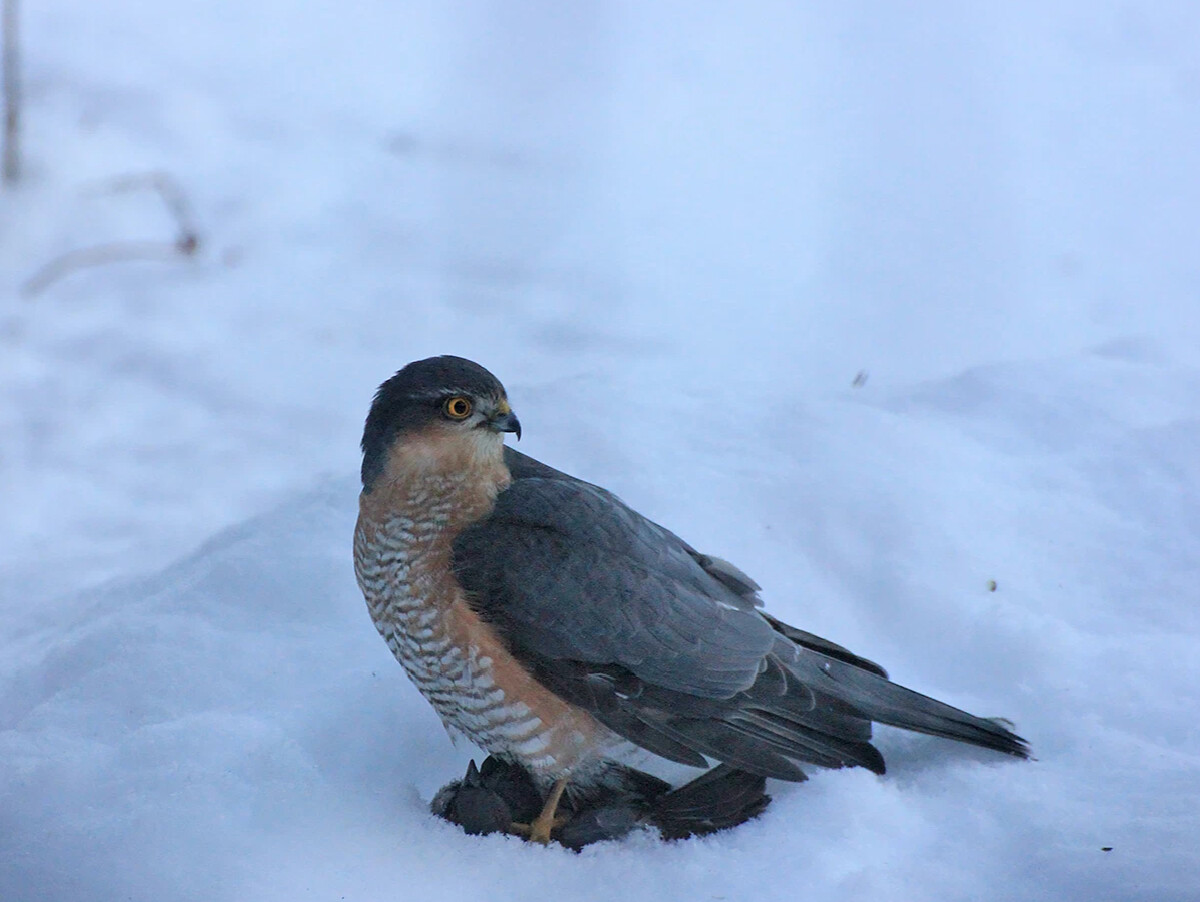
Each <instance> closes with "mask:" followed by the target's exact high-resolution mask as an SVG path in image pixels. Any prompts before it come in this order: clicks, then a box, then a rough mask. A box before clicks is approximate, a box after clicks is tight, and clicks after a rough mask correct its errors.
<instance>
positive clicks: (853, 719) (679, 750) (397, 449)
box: [354, 356, 1029, 843]
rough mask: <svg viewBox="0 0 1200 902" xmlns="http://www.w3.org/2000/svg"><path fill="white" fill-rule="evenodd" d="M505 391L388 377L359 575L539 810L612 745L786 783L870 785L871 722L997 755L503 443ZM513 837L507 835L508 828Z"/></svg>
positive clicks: (429, 693)
mask: <svg viewBox="0 0 1200 902" xmlns="http://www.w3.org/2000/svg"><path fill="white" fill-rule="evenodd" d="M505 433H514V434H515V435H516V436H517V438H520V436H521V424H520V422H519V421H518V419H517V416H516V414H515V413H514V412H513V410H512V408H511V407H510V406H509V402H508V396H507V394H506V392H505V390H504V386H503V385H501V384H500V382H499V380H497V379H496V377H495V376H493V375H492V374H491V373H490V372H488V371H487V370H486V369H484V368H483V367H482V366H480V365H479V364H477V363H473V362H472V361H470V360H466V359H464V358H461V357H451V356H444V357H433V358H429V359H427V360H419V361H416V362H414V363H410V364H409V365H408V366H406V367H404V368H403V369H401V370H400V371H399V372H397V373H396V374H395V375H394V376H392V377H391V378H390V379H388V380H387V381H386V382H384V383H383V384H382V385H381V386H380V387H379V390H378V392H376V394H375V398H374V400H373V402H372V404H371V409H370V412H369V414H368V415H367V420H366V425H365V428H364V430H363V438H362V453H363V459H362V486H363V488H362V494H361V495H360V498H359V516H358V523H357V526H356V528H355V533H354V568H355V574H356V576H357V578H358V584H359V587H360V588H361V589H362V592H363V596H364V597H365V599H366V602H367V607H368V609H369V611H370V614H371V619H372V620H373V621H374V623H375V626H376V628H377V629H378V630H379V633H380V634H381V635H382V636H383V639H384V640H385V641H386V642H387V645H388V647H389V648H390V649H391V651H392V653H393V654H394V655H395V656H396V658H397V660H399V662H400V663H401V665H403V667H404V669H405V671H406V672H407V674H408V676H409V677H410V679H411V680H412V681H413V683H415V684H416V686H417V688H418V689H419V690H420V691H421V693H422V694H423V695H424V696H425V698H426V699H427V700H428V701H429V703H430V704H431V705H433V707H434V709H435V710H436V711H437V713H438V715H439V716H440V717H441V719H442V721H443V723H444V724H445V725H446V727H447V729H448V730H450V731H451V733H452V734H463V735H465V736H466V737H467V738H468V739H470V740H471V741H472V742H473V743H475V744H476V745H478V746H480V747H481V748H483V749H485V750H487V751H488V752H489V753H490V754H491V755H493V756H495V757H496V758H498V759H500V760H502V761H509V762H512V763H514V764H517V765H520V766H521V767H522V768H524V769H525V770H527V771H528V772H529V773H530V774H531V775H532V777H533V780H534V781H535V783H536V784H537V786H538V789H539V791H540V792H541V793H543V794H544V797H545V798H546V801H545V805H544V807H543V808H542V810H541V812H540V813H539V814H538V815H537V817H536V818H534V819H533V821H532V823H530V824H528V825H526V826H525V828H524V830H525V832H527V833H528V835H529V836H530V837H531V838H532V839H535V840H537V841H539V842H543V843H544V842H548V841H549V840H550V836H551V830H552V829H553V828H554V827H555V812H556V809H557V806H558V804H559V801H560V799H561V796H562V793H563V790H564V788H565V787H566V786H567V784H568V782H570V783H571V785H572V788H573V791H574V790H575V789H576V788H578V789H579V790H581V791H587V789H588V788H589V787H597V786H601V785H603V784H604V781H605V780H606V779H607V775H608V774H610V773H612V772H613V770H614V769H615V768H618V767H620V762H621V761H622V760H624V759H625V758H626V757H627V756H628V754H629V752H631V751H636V750H643V751H644V752H650V753H653V754H654V755H657V756H661V757H662V758H666V759H669V760H670V761H674V762H678V763H681V764H686V765H691V766H694V767H709V766H710V765H711V763H712V762H714V761H715V762H718V763H719V764H720V765H722V766H723V767H724V768H725V769H735V770H738V771H744V772H746V773H749V774H754V775H757V776H760V777H774V778H777V779H780V780H791V781H801V780H804V779H805V773H804V771H803V770H802V769H801V765H803V764H813V765H818V766H821V767H832V768H837V767H849V766H859V767H865V768H867V769H869V770H871V771H874V772H875V773H879V774H881V773H883V772H884V761H883V756H882V755H880V753H879V752H878V751H877V750H876V748H875V747H874V746H873V745H871V742H870V740H871V724H872V722H878V723H883V724H890V725H892V726H896V727H902V728H904V729H908V730H915V731H918V732H922V733H929V734H932V735H934V736H943V737H947V738H949V739H955V740H958V741H960V742H966V743H970V744H972V745H977V746H982V747H984V748H989V749H994V750H996V751H998V752H1003V753H1006V754H1008V755H1013V756H1015V757H1018V758H1026V757H1028V755H1029V749H1028V746H1027V744H1026V742H1025V740H1023V739H1022V738H1021V737H1019V736H1017V735H1015V734H1014V733H1013V732H1011V731H1010V730H1009V729H1007V728H1006V727H1005V726H1004V725H1003V724H1001V723H1000V722H998V721H994V720H988V719H985V718H980V717H975V716H974V715H971V714H968V713H966V712H965V711H960V710H958V709H956V708H953V707H951V706H949V705H946V704H943V703H941V702H938V701H935V700H934V699H931V698H928V697H927V696H924V695H921V694H919V693H917V692H913V691H912V690H909V689H905V688H903V687H901V686H898V685H896V684H895V683H892V682H890V681H889V680H888V678H887V673H886V671H885V670H884V669H883V668H882V667H880V666H879V665H878V664H875V663H874V662H872V661H869V660H867V659H866V658H861V657H859V656H858V655H856V654H853V653H852V652H850V651H848V650H847V649H845V648H843V647H842V646H840V645H837V644H835V643H833V642H830V641H828V640H826V639H822V638H820V637H819V636H815V635H813V634H812V633H808V632H805V631H804V630H801V629H797V628H795V627H793V626H789V625H788V624H786V623H784V622H782V621H780V620H778V619H776V618H775V617H772V616H771V615H770V614H768V613H766V612H765V611H764V610H763V609H762V602H761V601H760V599H759V596H758V592H759V586H758V584H757V583H755V582H754V580H752V579H751V578H750V577H748V576H747V575H746V574H745V573H743V572H742V571H741V570H739V569H738V568H737V567H735V566H733V565H732V564H730V563H728V562H727V561H724V560H721V559H720V558H716V557H712V556H710V555H706V554H702V553H701V552H699V551H697V550H696V549H695V548H693V547H692V546H691V545H689V544H688V543H687V542H685V541H684V540H683V539H681V538H679V537H678V536H676V535H675V534H674V533H672V532H670V531H669V530H667V529H665V528H663V527H662V526H659V525H658V524H657V523H654V522H652V521H650V520H648V519H647V518H645V517H643V516H642V515H640V514H639V513H637V512H636V511H634V510H633V509H631V508H630V507H628V506H627V505H626V504H624V503H623V502H622V501H621V500H620V499H619V498H617V496H616V495H613V494H612V493H611V492H608V491H606V490H605V489H602V488H600V487H598V486H595V485H592V484H590V483H587V482H584V481H583V480H580V479H576V478H574V477H572V476H568V475H567V474H565V473H562V472H560V471H558V470H555V469H553V468H552V467H549V466H547V465H545V464H543V463H540V462H539V461H537V460H534V459H533V458H531V457H527V456H526V455H524V454H520V453H519V452H517V451H514V450H513V449H511V448H509V447H506V446H505V444H504V436H505ZM516 829H519V828H516Z"/></svg>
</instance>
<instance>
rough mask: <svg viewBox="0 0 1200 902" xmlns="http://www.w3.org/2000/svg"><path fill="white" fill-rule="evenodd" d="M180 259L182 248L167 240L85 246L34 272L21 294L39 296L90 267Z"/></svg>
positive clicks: (23, 286)
mask: <svg viewBox="0 0 1200 902" xmlns="http://www.w3.org/2000/svg"><path fill="white" fill-rule="evenodd" d="M177 256H179V249H178V248H177V247H176V246H175V245H174V244H168V243H167V242H165V241H113V242H110V243H109V244H97V245H96V246H95V247H82V248H78V249H77V250H73V251H67V252H66V253H65V254H62V255H60V256H58V257H55V258H54V259H53V260H51V261H50V262H49V263H47V264H46V265H45V266H43V267H42V268H41V269H39V270H38V271H37V272H35V273H34V274H33V275H32V276H30V277H29V278H28V279H26V280H25V283H24V284H23V285H22V286H21V294H23V295H25V296H26V297H32V296H34V295H36V294H40V293H41V292H43V291H45V290H46V289H47V288H48V287H49V286H50V285H51V284H52V283H54V282H57V281H58V280H59V279H61V278H62V277H63V276H66V275H69V274H70V273H72V272H74V271H75V270H77V269H86V268H87V267H89V266H103V265H104V264H106V263H126V262H129V261H131V260H171V259H173V258H175V257H177Z"/></svg>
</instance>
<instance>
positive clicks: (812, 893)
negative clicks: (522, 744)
mask: <svg viewBox="0 0 1200 902" xmlns="http://www.w3.org/2000/svg"><path fill="white" fill-rule="evenodd" d="M732 10H733V7H728V8H724V7H720V6H717V5H706V4H699V5H697V4H682V3H666V2H664V3H657V4H626V3H592V4H570V5H563V4H556V3H549V2H544V0H526V2H521V3H516V4H512V3H499V2H496V3H487V2H483V0H474V2H467V3H462V4H441V3H435V2H426V3H418V2H411V3H396V2H379V0H377V2H368V0H363V2H358V3H353V4H345V3H332V2H329V0H314V2H312V3H306V4H300V5H297V4H283V3H270V2H265V0H260V2H256V3H249V2H232V0H210V2H207V3H175V4H146V3H139V2H135V0H121V2H113V3H108V4H74V3H67V2H63V0H52V2H46V3H41V4H22V12H23V15H24V17H25V19H24V26H25V27H24V62H25V66H26V73H25V74H26V85H27V107H26V110H25V123H26V129H27V131H26V134H25V136H24V138H25V140H24V146H25V154H26V161H27V169H28V175H27V178H26V180H25V182H24V183H23V184H22V185H21V186H20V187H19V188H17V189H16V190H5V191H4V192H3V194H0V198H2V202H0V387H2V391H0V497H2V498H3V504H2V505H0V637H2V638H0V899H3V900H5V902H8V900H17V902H25V900H64V902H65V900H79V899H88V900H92V899H95V900H118V899H120V900H124V899H154V900H166V902H170V900H192V899H195V900H206V902H225V900H273V899H287V900H296V899H346V900H381V899H394V898H433V899H445V900H453V899H475V898H480V897H484V898H494V899H515V898H532V897H536V896H538V895H539V894H545V893H547V892H551V893H553V895H554V896H555V897H556V898H561V899H610V898H613V897H614V895H616V894H618V893H619V894H620V895H622V896H623V897H625V898H627V899H628V900H630V902H638V900H642V899H663V900H671V899H681V900H689V902H690V900H699V899H722V898H724V899H750V898H762V899H792V898H798V897H802V898H805V899H812V900H823V899H844V898H867V897H870V896H872V895H874V896H877V897H879V898H886V899H895V900H925V899H929V900H933V899H938V900H942V899H989V900H991V899H1014V900H1015V899H1031V898H1054V899H1079V900H1093V899H1131V900H1132V899H1138V900H1171V899H1179V900H1184V899H1194V898H1196V894H1197V889H1198V887H1200V864H1198V858H1197V856H1196V854H1195V849H1196V848H1200V814H1198V813H1197V811H1196V808H1197V806H1196V799H1197V798H1198V797H1200V732H1198V728H1197V726H1196V724H1197V722H1198V718H1197V714H1198V713H1200V655H1197V652H1196V649H1197V648H1198V647H1200V644H1198V642H1200V609H1198V608H1197V607H1196V605H1195V597H1196V589H1195V586H1196V580H1197V574H1198V572H1200V352H1198V351H1197V348H1200V303H1198V301H1200V297H1198V295H1200V264H1198V263H1197V256H1196V253H1195V235H1196V234H1198V233H1200V174H1198V173H1200V166H1197V161H1198V160H1197V157H1198V153H1197V143H1196V138H1197V135H1200V62H1198V61H1197V57H1196V51H1195V48H1196V46H1197V45H1198V43H1200V15H1198V14H1197V12H1196V10H1195V8H1194V5H1193V4H1188V3H1182V2H1178V3H1159V4H1134V3H1111V2H1101V3H1086V4H1085V3H1082V2H1065V0H1064V2H1057V3H1048V4H1047V3H1029V2H1015V3H1010V4H1005V5H1003V6H988V5H983V6H971V7H965V6H961V5H956V4H925V5H923V6H920V7H916V8H914V7H912V6H911V5H908V6H905V5H901V4H889V3H855V2H851V3H843V4H837V5H829V4H796V3H793V4H767V3H761V4H758V3H756V4H743V5H739V6H738V7H737V11H736V12H734V11H732ZM148 171H158V172H166V173H168V174H169V176H170V177H171V178H172V179H173V180H174V181H175V182H177V183H178V184H179V186H180V187H181V189H182V190H183V191H184V193H185V194H186V196H187V198H188V201H189V204H190V207H191V212H192V216H193V218H194V219H195V221H196V223H197V227H198V229H199V233H200V238H201V245H200V248H199V251H198V253H197V254H196V255H195V257H194V258H191V259H184V258H180V259H176V260H170V261H166V262H163V261H155V262H126V263H113V264H109V265H105V266H97V267H90V268H87V269H83V270H80V271H77V272H74V273H71V274H69V275H67V276H65V277H64V278H61V279H59V280H58V281H56V282H54V283H53V284H51V285H50V286H48V287H47V288H46V289H45V290H43V291H41V292H40V293H38V294H36V295H35V296H28V295H26V294H22V292H21V286H22V284H23V283H25V281H26V280H27V279H28V278H29V277H30V276H31V275H32V274H33V273H34V272H36V271H37V270H38V268H39V267H41V266H43V265H44V264H46V263H47V262H49V261H50V260H52V259H54V258H55V257H56V256H58V255H60V254H62V253H64V252H67V251H70V250H72V249H77V248H82V247H88V246H93V245H97V244H102V243H106V242H110V241H120V240H161V241H166V242H169V241H171V240H172V239H173V237H174V229H175V225H174V223H173V222H172V220H171V218H170V216H169V215H168V214H167V212H166V211H165V210H164V208H163V205H162V203H161V201H160V199H159V198H158V197H157V196H156V195H155V194H154V193H153V192H152V191H147V190H126V191H114V190H113V188H114V181H113V180H114V179H118V178H120V177H123V176H126V175H129V174H131V173H145V172H148ZM435 353H457V354H462V355H464V356H467V357H471V358H473V359H477V360H479V361H480V362H481V363H484V364H485V365H486V366H488V367H489V368H490V369H492V370H493V371H494V372H495V373H496V374H497V375H498V376H500V378H501V379H502V380H504V381H505V383H506V384H507V385H508V388H509V392H510V396H511V398H512V400H513V403H514V406H515V408H516V410H517V411H518V412H519V414H520V416H521V420H522V424H523V426H524V427H525V437H524V440H523V441H522V443H521V446H520V447H521V450H523V451H526V452H527V453H531V454H533V455H534V456H536V457H539V458H541V459H543V460H546V461H547V462H549V463H551V464H553V465H555V466H557V467H560V468H562V469H565V470H567V471H569V472H572V473H575V474H577V475H579V476H582V477H584V478H587V479H590V480H592V481H595V482H598V483H600V484H603V485H605V486H608V487H610V488H612V489H613V490H615V491H616V492H617V493H618V494H620V495H621V496H622V497H623V498H625V500H627V501H628V502H630V503H631V504H633V505H634V506H635V507H637V508H638V509H639V510H641V511H643V512H644V513H646V514H647V515H649V516H651V517H653V518H655V519H656V520H658V521H659V522H662V523H663V524H664V525H666V526H668V527H670V528H671V529H673V530H675V531H676V532H678V533H680V534H681V535H683V536H684V537H685V538H686V539H688V540H689V541H690V542H692V543H694V544H695V545H697V546H698V547H700V548H702V549H704V550H706V551H710V552H712V553H714V554H718V555H721V556H722V557H726V558H728V559H729V560H731V561H733V562H734V563H736V564H737V565H738V566H740V567H742V568H743V569H745V570H746V571H747V572H748V573H750V574H751V575H752V576H754V578H755V579H757V580H758V581H759V582H760V583H762V585H763V586H764V596H765V598H766V599H767V603H768V607H769V609H770V610H771V611H772V612H774V613H776V614H778V615H779V616H781V617H783V618H784V619H787V620H789V621H791V622H794V623H797V624H798V625H800V626H802V627H804V628H806V629H809V630H812V631H814V632H817V633H819V634H821V635H824V636H827V637H829V638H831V639H833V640H835V641H838V642H841V643H843V644H845V645H847V646H849V647H850V648H852V649H854V650H855V651H857V652H859V653H860V654H863V655H866V656H868V657H871V658H874V659H876V660H878V661H880V662H881V663H883V664H884V665H885V666H887V667H888V668H889V670H890V671H891V673H892V675H893V677H894V678H895V679H897V680H898V681H900V682H902V683H904V684H905V685H908V686H911V687H913V688H915V689H918V690H921V691H924V692H928V693H930V694H932V695H934V696H936V697H939V698H942V699H944V700H946V701H949V702H951V703H954V704H958V705H960V706H963V707H966V708H968V709H969V710H972V711H974V712H977V713H980V714H984V715H998V716H1004V717H1008V718H1010V719H1011V720H1013V721H1014V722H1015V723H1016V724H1017V726H1018V729H1019V731H1020V732H1021V733H1022V734H1023V735H1025V736H1026V737H1027V738H1028V739H1029V740H1030V741H1031V743H1032V745H1033V747H1034V750H1035V754H1036V755H1037V759H1038V760H1037V761H1035V762H1031V763H1019V762H1013V761H1009V760H998V759H997V758H996V756H990V755H987V754H985V753H983V752H975V751H972V750H969V749H962V748H959V747H956V746H953V745H952V744H949V743H945V742H940V741H937V740H933V739H927V738H923V737H915V736H910V735H907V734H902V733H899V732H897V731H892V730H886V729H881V730H880V731H879V745H880V747H881V749H882V750H883V752H884V754H885V756H886V757H887V758H888V761H889V766H890V771H889V774H888V775H886V776H885V777H882V778H877V777H875V776H873V775H871V774H867V773H863V772H850V771H843V772H815V773H814V774H813V778H812V779H811V780H810V781H809V782H808V783H806V784H804V785H801V786H790V785H783V784H773V785H772V792H773V794H774V796H775V801H774V803H773V805H772V806H771V808H770V809H768V811H767V813H766V814H765V815H764V816H763V817H762V818H760V819H759V820H757V821H755V822H753V823H751V824H748V825H746V826H744V827H742V828H739V829H737V830H735V831H731V832H728V833H725V834H721V835H718V836H715V837H711V838H708V839H705V840H697V841H688V842H683V843H669V844H668V843H660V842H658V841H656V840H654V839H653V838H651V837H649V836H647V835H638V836H635V837H633V838H630V839H628V840H626V841H624V842H621V843H610V844H603V845H601V846H596V847H592V848H589V849H587V850H585V851H584V852H583V853H582V854H581V855H574V854H572V853H569V852H566V851H563V850H561V849H556V848H549V849H541V848H534V847H530V846H528V845H526V844H523V843H521V842H519V841H516V840H511V839H504V838H499V837H492V838H484V839H480V838H472V837H467V836H465V835H463V834H462V833H461V832H459V831H458V830H456V829H455V828H453V827H451V826H449V825H447V824H443V823H439V822H436V821H435V820H433V819H432V818H431V817H430V816H429V815H428V814H427V813H426V805H427V803H428V800H429V798H430V797H431V795H432V794H433V792H434V791H435V790H436V789H437V787H438V786H440V785H441V784H443V783H445V782H446V781H448V780H449V779H451V778H452V777H455V776H458V775H461V773H462V771H463V769H464V767H465V764H466V761H467V759H468V758H469V757H471V756H472V754H475V755H476V756H477V754H478V753H477V752H474V751H473V750H471V749H469V748H458V749H455V748H453V747H452V746H451V745H450V742H449V740H448V739H447V738H446V736H445V734H444V733H443V732H442V730H441V728H440V726H439V725H438V723H437V721H436V717H435V716H434V715H433V713H432V712H431V710H430V709H429V708H428V706H427V705H425V704H424V702H423V701H422V700H421V699H420V697H419V696H418V695H417V694H416V692H415V690H413V689H412V687H411V686H410V685H409V684H408V683H407V681H406V679H405V677H404V675H403V673H402V671H401V670H400V668H399V667H398V666H397V665H396V664H395V662H394V661H393V660H392V659H391V657H390V654H389V653H388V651H387V649H386V647H385V646H384V644H383V643H382V642H381V641H380V640H379V638H378V636H377V635H376V634H375V633H374V630H373V628H372V626H371V624H370V622H369V619H368V618H367V616H366V612H365V609H364V607H363V604H362V599H361V596H360V595H359V594H358V590H357V588H356V587H355V585H354V579H353V574H352V571H351V567H350V555H349V538H350V532H351V529H352V524H353V519H354V515H355V496H356V488H357V487H356V481H355V475H354V474H355V473H356V470H357V466H358V458H357V441H358V438H359V430H360V428H361V421H362V417H363V416H364V415H365V413H366V407H367V404H368V402H369V399H370V396H371V393H372V391H373V390H374V388H375V386H376V385H377V384H378V383H379V382H380V381H382V380H383V379H384V378H386V377H387V376H388V375H390V374H391V373H392V372H393V371H394V370H396V369H397V368H398V367H400V366H401V365H403V364H404V363H406V362H407V361H409V360H412V359H416V358H418V357H424V356H428V355H430V354H435ZM860 373H862V374H863V377H862V378H860V379H858V381H859V382H860V383H861V384H860V385H858V386H855V385H853V383H854V382H855V380H856V376H857V375H858V374H860ZM863 379H865V382H864V381H863ZM991 581H994V583H995V589H994V591H993V590H992V589H991ZM1104 847H1111V851H1109V852H1104V851H1101V849H1102V848H1104Z"/></svg>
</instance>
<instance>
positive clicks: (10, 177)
mask: <svg viewBox="0 0 1200 902" xmlns="http://www.w3.org/2000/svg"><path fill="white" fill-rule="evenodd" d="M3 2H4V181H5V182H7V183H8V184H10V185H11V184H15V183H16V181H17V179H18V178H20V175H21V146H20V140H21V74H20V57H19V55H18V49H17V34H18V32H17V0H3Z"/></svg>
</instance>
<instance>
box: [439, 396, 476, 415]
mask: <svg viewBox="0 0 1200 902" xmlns="http://www.w3.org/2000/svg"><path fill="white" fill-rule="evenodd" d="M442 410H444V411H445V412H446V416H448V417H449V418H450V419H452V420H465V419H466V418H467V417H469V416H470V415H471V402H470V401H468V400H467V399H466V398H463V397H457V398H450V399H449V400H447V401H446V403H445V404H443V405H442Z"/></svg>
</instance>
